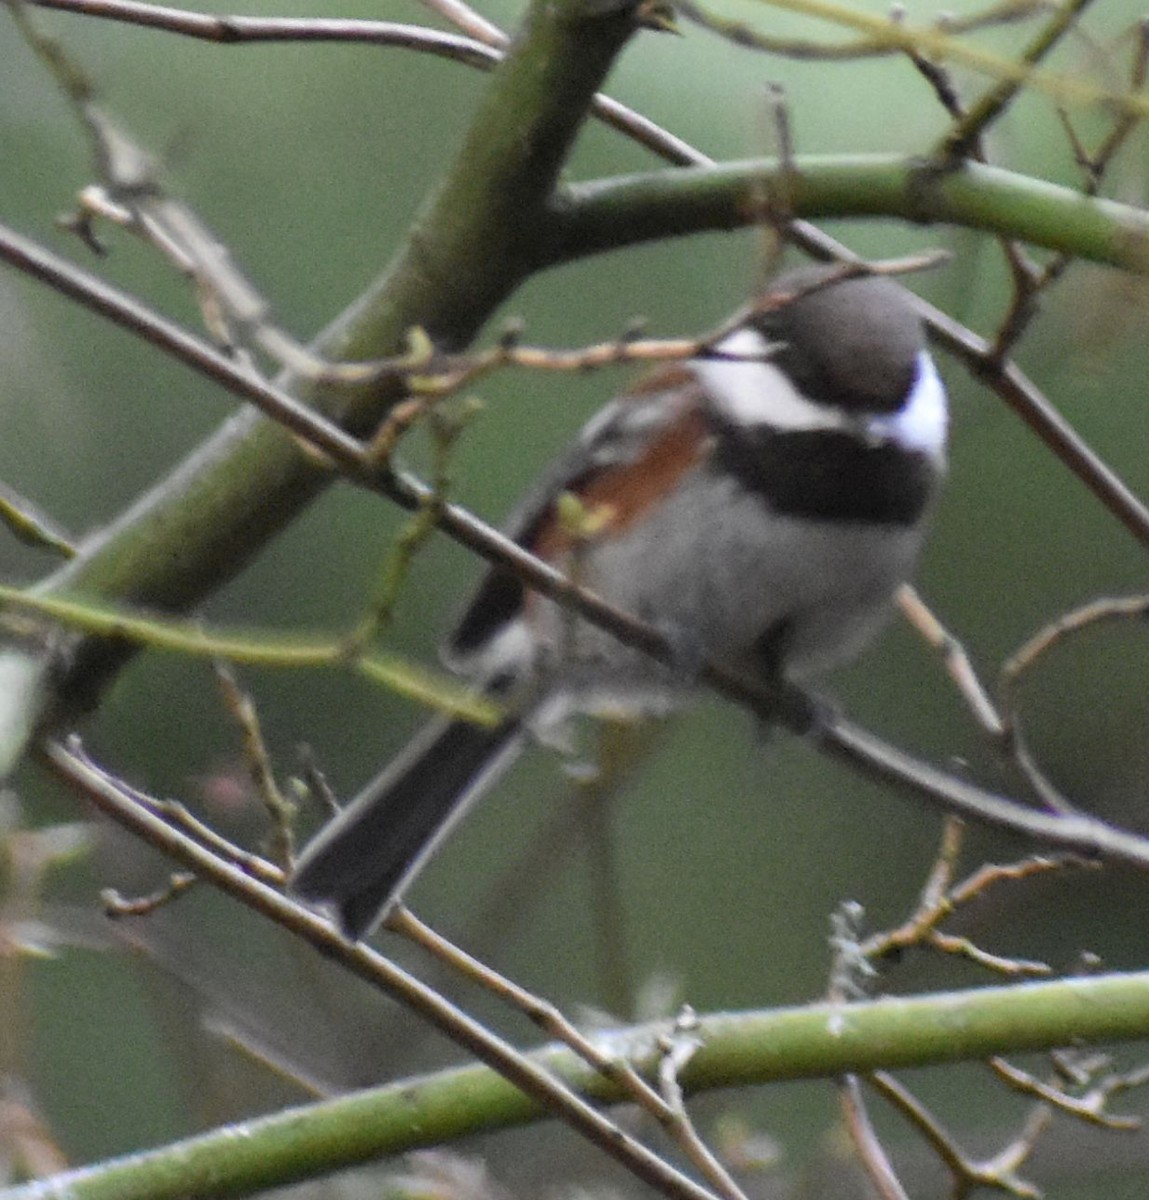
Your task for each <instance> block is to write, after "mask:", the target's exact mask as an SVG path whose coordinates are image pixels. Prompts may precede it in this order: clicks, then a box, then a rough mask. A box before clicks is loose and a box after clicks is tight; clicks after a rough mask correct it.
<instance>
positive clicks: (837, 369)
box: [291, 267, 946, 939]
mask: <svg viewBox="0 0 1149 1200" xmlns="http://www.w3.org/2000/svg"><path fill="white" fill-rule="evenodd" d="M945 439H946V398H945V391H944V389H943V387H942V384H941V381H940V379H939V378H938V375H937V372H936V370H935V368H934V364H933V361H932V360H931V358H930V356H929V354H928V353H927V352H926V348H925V339H924V336H923V330H922V325H921V322H920V320H919V319H918V317H917V315H916V313H915V312H914V309H913V307H912V306H911V303H910V299H909V297H908V295H907V294H906V293H905V292H904V291H903V290H902V288H901V287H899V286H898V285H897V284H894V283H892V282H891V281H889V280H887V279H883V278H878V277H874V276H850V277H844V276H843V275H842V272H841V270H840V269H835V268H825V267H808V268H805V269H801V270H798V271H792V272H790V273H788V274H785V275H783V276H781V277H780V278H778V279H777V280H776V281H775V283H774V284H773V285H772V287H771V288H770V290H769V291H768V292H767V294H766V295H765V296H764V297H763V298H762V299H761V301H760V302H759V303H757V304H756V305H754V306H752V308H751V309H750V310H749V315H748V316H747V317H746V319H745V321H743V322H742V323H740V324H739V325H738V326H737V327H736V328H734V329H733V330H732V331H731V332H729V333H727V334H726V335H725V336H723V337H722V338H721V339H720V340H719V341H718V342H717V343H716V344H714V345H712V346H711V347H708V348H707V349H706V350H704V351H703V352H701V353H700V354H699V355H698V356H697V357H696V358H693V359H690V360H688V361H683V362H680V363H675V364H673V365H669V366H664V367H662V368H660V369H657V370H654V371H652V372H651V373H650V374H648V375H646V376H645V377H644V378H642V379H640V380H639V382H638V383H637V384H636V385H635V386H634V387H632V388H631V389H630V390H629V391H627V392H625V393H623V395H621V396H620V397H619V398H617V399H616V400H614V401H613V402H612V403H610V404H608V405H607V407H606V408H605V409H603V410H602V411H601V412H600V413H599V414H598V415H597V416H596V417H595V418H594V419H593V420H592V421H591V422H590V423H589V424H588V425H587V426H586V427H585V428H584V429H583V431H582V433H581V435H580V436H579V438H578V439H577V441H576V442H575V443H574V445H573V446H572V447H571V448H570V449H569V450H568V451H567V453H566V454H565V455H563V456H562V457H561V458H560V459H559V460H558V462H557V463H556V464H555V465H554V466H552V468H551V469H550V470H549V471H547V472H546V473H545V474H544V475H543V477H542V479H541V480H540V481H539V483H538V484H537V485H536V486H535V487H534V489H533V490H532V491H531V492H530V493H529V494H528V496H527V498H526V500H525V502H524V503H523V504H522V505H520V507H519V509H518V511H517V513H516V514H515V515H514V516H513V518H512V520H511V522H510V526H509V529H510V534H511V536H512V537H513V538H514V539H515V540H516V541H517V542H518V543H519V544H520V545H522V546H524V547H525V548H527V549H528V550H530V551H531V552H532V553H534V554H536V555H537V556H538V557H540V558H542V559H544V560H545V561H547V562H548V563H550V564H552V565H553V566H555V567H558V568H559V569H562V570H566V571H568V572H572V571H573V572H574V574H575V577H576V578H577V579H578V581H579V583H581V584H582V585H583V586H585V587H587V588H589V589H591V590H592V591H594V592H597V593H598V594H599V595H600V596H601V597H603V598H604V599H605V600H608V601H610V602H611V603H612V604H614V605H615V606H617V607H618V608H620V609H623V610H625V611H627V612H630V613H632V614H634V615H636V616H638V617H640V618H642V619H644V620H645V621H647V622H649V623H651V624H652V625H654V626H656V627H658V628H659V629H661V630H663V631H666V632H667V634H668V636H669V637H670V638H671V640H672V641H674V642H676V643H677V644H679V645H681V646H682V647H683V650H684V657H687V658H691V657H693V658H694V660H695V661H698V657H696V656H700V657H703V658H705V659H709V660H713V661H715V662H717V663H720V664H722V665H724V666H726V667H729V668H732V669H734V670H736V671H739V672H741V673H742V674H746V675H750V676H752V677H755V676H756V677H759V678H763V677H765V678H772V677H775V678H776V677H778V676H779V675H784V676H785V677H786V678H788V679H792V680H802V679H805V678H807V677H809V676H811V675H813V674H816V673H818V672H820V671H823V670H825V669H827V668H829V667H831V666H834V665H836V664H839V663H841V662H843V661H844V660H846V659H848V658H850V657H851V656H852V655H853V654H855V653H856V652H857V651H858V650H859V649H860V648H861V647H862V646H863V644H864V643H865V642H866V641H867V639H868V638H870V636H871V635H872V634H873V633H874V632H875V631H876V629H877V628H878V627H879V626H880V624H881V623H882V621H883V618H884V617H885V616H886V614H887V612H888V610H889V609H890V607H891V602H892V598H893V595H894V593H895V591H896V590H897V588H898V587H899V585H900V584H901V583H903V582H904V581H905V580H906V579H907V578H908V576H909V575H910V573H911V571H912V569H913V567H914V563H915V560H916V558H917V555H918V550H919V548H920V546H921V543H922V537H923V531H924V525H925V520H926V518H927V516H928V514H929V511H930V508H931V504H932V501H933V498H934V496H935V493H936V491H937V489H938V485H939V483H940V481H941V478H942V475H943V473H944V467H945ZM564 493H570V494H573V495H574V496H575V497H576V498H577V500H578V501H579V502H581V505H582V511H583V512H584V513H586V514H587V520H586V522H584V523H585V524H586V525H587V526H588V528H589V532H588V531H582V530H578V529H572V527H571V526H572V522H571V521H570V520H569V519H568V520H564V519H563V517H562V514H561V513H560V511H559V507H560V506H559V500H560V497H561V496H562V495H563V494H564ZM445 658H446V660H447V662H448V664H449V665H451V666H452V667H455V668H458V669H460V670H462V671H466V672H468V673H469V674H470V675H471V676H472V677H473V678H475V679H476V680H477V681H478V683H479V685H480V686H482V687H483V688H484V689H485V690H486V691H488V692H489V693H490V694H492V695H493V696H494V697H495V698H496V699H498V700H499V702H500V703H502V704H503V705H504V706H505V707H506V710H507V712H508V714H509V715H508V716H506V717H505V718H504V719H503V720H502V722H501V723H500V724H499V725H497V726H496V727H494V728H481V727H479V726H476V725H471V724H467V723H465V722H462V721H457V720H451V719H448V718H438V719H433V720H431V721H430V722H429V723H428V725H427V726H426V728H425V729H424V730H423V731H422V732H421V733H420V734H419V735H417V736H416V737H415V739H414V740H413V741H412V742H411V744H410V745H409V746H408V747H407V748H406V749H405V750H404V751H403V752H402V753H401V754H400V755H399V756H398V758H397V759H396V760H395V761H394V762H392V763H391V764H390V765H389V766H388V767H387V768H386V769H385V770H384V771H383V772H382V774H380V775H379V776H378V777H377V778H376V779H375V780H374V781H373V782H371V783H370V784H368V786H367V787H366V788H365V789H364V791H363V792H362V793H361V794H360V795H359V796H357V797H356V798H355V799H354V800H353V801H352V802H351V803H350V804H349V805H348V806H347V808H345V809H344V810H343V812H342V813H340V815H339V816H337V817H336V818H335V819H334V820H332V821H331V822H330V823H329V824H328V825H327V826H326V828H324V829H323V830H322V831H321V832H320V833H319V834H318V836H317V837H316V838H315V839H314V840H313V841H312V842H311V844H310V845H309V846H308V847H307V848H306V849H305V850H304V852H303V854H302V856H301V857H300V859H299V862H298V864H297V866H296V868H295V873H294V876H293V878H292V884H291V886H292V888H293V889H294V891H295V892H296V893H297V894H298V895H299V896H301V897H303V898H305V899H307V900H312V901H316V902H319V903H323V904H326V905H329V906H330V907H331V908H332V910H333V911H334V913H335V915H336V917H337V919H338V921H339V924H340V927H341V928H342V929H343V931H344V933H345V934H346V935H347V936H348V937H349V938H352V939H359V938H361V937H363V936H364V935H365V934H366V933H367V932H368V931H369V930H370V929H371V928H372V927H373V926H374V925H375V924H376V923H377V922H378V921H379V920H380V919H382V917H383V916H385V915H386V912H387V910H388V908H389V906H390V905H391V904H393V903H394V902H395V901H396V900H397V898H398V897H399V896H400V895H401V893H402V892H403V889H404V888H405V887H406V886H407V885H408V884H409V883H410V882H411V880H412V878H413V877H414V876H415V874H416V872H417V871H418V870H419V869H420V868H421V867H422V866H423V865H424V863H425V862H426V861H427V859H428V858H429V857H430V855H431V854H432V853H433V851H434V850H435V848H436V847H437V846H438V844H439V843H440V841H441V840H442V839H443V837H444V836H445V835H446V833H447V832H448V830H449V829H450V828H451V827H452V826H453V825H454V824H455V822H456V821H457V820H458V819H459V818H460V817H461V816H462V815H463V813H464V811H465V810H466V809H467V807H468V806H469V804H470V803H471V802H472V801H473V800H474V799H475V798H477V797H478V796H479V795H480V794H481V793H482V792H483V791H484V790H485V788H486V787H488V786H489V785H490V784H491V783H492V782H493V780H494V779H495V778H496V777H497V776H498V774H499V773H500V772H501V771H502V770H503V769H504V768H505V767H506V766H507V765H508V763H509V762H510V761H511V760H512V759H513V758H514V757H515V755H516V754H517V752H518V751H519V750H520V748H521V746H522V744H523V741H524V739H525V737H526V736H527V734H528V731H529V730H530V729H531V728H538V727H539V726H540V725H546V724H549V723H551V722H554V721H557V720H561V719H562V718H563V717H564V716H565V715H568V714H569V713H570V712H572V711H584V712H586V711H590V712H594V711H602V710H604V709H607V710H614V711H618V710H619V709H620V708H621V707H626V708H631V709H642V708H648V709H649V708H651V707H662V708H665V707H667V706H669V705H671V704H673V703H674V702H675V701H676V700H678V699H680V698H682V697H683V696H684V695H685V694H686V693H687V692H688V691H689V680H688V679H687V678H686V675H687V672H685V671H681V670H680V671H675V670H673V669H671V668H668V667H666V666H664V665H661V664H659V663H657V662H655V661H654V660H653V659H650V658H648V657H647V656H645V655H643V654H641V653H640V652H638V651H637V650H633V649H628V648H627V647H625V646H623V645H621V644H620V643H619V642H618V641H616V640H615V639H614V638H613V637H611V636H610V635H609V634H607V633H605V632H604V631H602V630H600V629H597V628H595V627H593V626H591V625H590V624H588V623H587V622H585V621H582V620H580V619H578V618H577V617H575V616H574V615H573V614H571V613H570V612H569V611H566V610H564V609H562V608H560V607H559V606H558V605H556V604H555V603H553V602H552V601H549V600H547V599H545V598H543V597H542V596H540V595H538V594H537V593H533V592H531V591H530V590H529V589H527V588H526V587H525V586H524V585H523V583H522V582H521V581H520V580H519V579H517V578H516V577H515V576H514V575H512V574H510V573H508V572H507V571H505V570H499V569H498V568H495V569H493V570H491V571H490V572H489V573H488V575H487V577H486V578H485V579H484V581H483V582H482V584H481V585H480V587H479V589H478V592H477V594H476V596H475V598H474V600H473V601H472V603H471V604H470V606H469V607H468V608H467V610H466V612H465V613H464V615H463V618H462V621H461V622H460V623H459V625H458V627H457V628H456V629H455V631H454V633H453V634H452V636H451V638H450V640H449V641H448V642H447V645H446V649H445Z"/></svg>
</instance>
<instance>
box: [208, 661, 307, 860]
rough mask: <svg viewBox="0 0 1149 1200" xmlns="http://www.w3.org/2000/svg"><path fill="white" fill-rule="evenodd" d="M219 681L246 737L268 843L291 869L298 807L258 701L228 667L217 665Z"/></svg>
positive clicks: (245, 747) (274, 856) (275, 857)
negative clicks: (286, 790) (278, 773)
mask: <svg viewBox="0 0 1149 1200" xmlns="http://www.w3.org/2000/svg"><path fill="white" fill-rule="evenodd" d="M215 677H216V682H217V683H218V685H219V690H220V694H221V695H222V696H223V701H224V705H225V706H226V708H227V711H228V712H229V713H230V714H231V718H232V720H233V721H235V723H236V725H237V726H238V727H239V731H240V733H241V735H242V737H243V758H244V762H246V763H247V769H248V773H249V774H250V776H251V781H252V783H253V784H254V785H255V790H256V794H257V795H258V796H259V798H260V799H261V800H262V801H263V807H264V810H265V811H266V813H267V816H268V819H269V820H270V822H271V833H270V836H269V839H268V844H269V846H270V849H271V857H272V859H273V861H275V862H276V863H278V864H279V865H280V866H282V867H284V868H288V867H289V866H290V864H291V860H292V857H293V855H294V852H295V816H296V810H295V805H294V804H292V803H291V801H290V800H288V799H287V797H286V796H285V795H284V794H283V791H282V790H281V789H280V786H279V783H278V781H277V780H276V778H275V768H274V767H273V766H272V763H271V754H270V753H269V751H268V749H267V743H266V742H265V741H264V739H263V729H262V727H261V725H260V720H259V713H258V712H257V711H256V707H255V701H254V700H252V698H251V696H250V695H249V694H248V693H247V692H246V691H244V689H243V688H242V687H240V684H239V680H238V679H237V678H236V674H235V672H234V671H233V670H232V669H231V667H230V666H228V664H227V663H225V662H222V661H220V662H217V663H216V664H215Z"/></svg>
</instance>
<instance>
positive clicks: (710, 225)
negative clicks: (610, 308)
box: [548, 154, 1149, 272]
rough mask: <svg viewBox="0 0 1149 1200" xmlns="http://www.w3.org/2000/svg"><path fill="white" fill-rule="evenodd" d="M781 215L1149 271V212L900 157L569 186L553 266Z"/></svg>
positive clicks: (551, 252)
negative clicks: (972, 232)
mask: <svg viewBox="0 0 1149 1200" xmlns="http://www.w3.org/2000/svg"><path fill="white" fill-rule="evenodd" d="M773 197H778V198H779V199H780V201H781V203H780V205H779V207H782V208H784V210H785V213H786V215H788V216H794V217H806V218H810V219H826V218H832V217H894V218H897V219H899V220H902V221H910V222H916V223H919V224H923V225H932V224H941V223H945V224H949V225H963V226H965V227H967V228H969V229H978V230H981V231H982V232H984V233H992V234H997V235H1000V236H1002V237H1008V238H1014V239H1017V240H1019V241H1025V242H1029V243H1030V244H1031V245H1034V246H1044V247H1045V248H1047V249H1049V250H1057V251H1061V252H1064V253H1066V254H1070V255H1073V256H1074V257H1077V258H1085V259H1089V260H1091V261H1093V262H1099V263H1108V264H1109V265H1110V266H1115V267H1123V268H1125V269H1127V270H1134V271H1140V272H1145V271H1149V213H1146V212H1145V210H1144V209H1139V208H1131V207H1130V206H1128V205H1125V204H1118V203H1116V202H1115V201H1112V200H1099V199H1091V198H1089V197H1087V196H1083V195H1082V194H1081V193H1080V192H1075V191H1073V190H1071V189H1070V188H1064V187H1058V186H1057V185H1056V184H1052V183H1046V182H1044V181H1042V180H1038V179H1033V178H1030V177H1028V176H1025V175H1019V174H1017V173H1015V172H1013V171H1005V170H1002V169H1000V168H998V167H987V166H983V165H982V164H980V163H974V162H968V163H965V164H962V165H961V166H958V167H954V168H952V169H942V168H939V167H937V166H936V165H934V164H931V163H927V162H924V161H923V160H921V159H919V158H913V157H910V156H906V155H894V154H875V155H860V154H859V155H842V156H835V157H818V156H811V157H808V158H804V157H799V158H796V159H795V160H794V161H793V162H792V163H788V164H786V165H785V166H783V165H781V164H779V162H778V161H777V160H775V159H754V160H750V161H745V162H732V163H721V164H719V165H717V166H713V167H683V168H678V169H672V170H661V171H651V172H649V173H646V174H642V175H630V176H625V177H622V178H617V179H604V180H598V181H595V182H592V183H582V184H575V185H572V186H570V187H568V188H567V189H566V190H565V191H564V192H563V193H562V194H561V196H560V198H559V202H558V204H557V205H556V214H555V215H556V221H555V240H554V242H553V243H552V244H551V245H550V246H549V247H548V256H549V259H550V261H551V262H556V263H557V262H567V261H570V260H572V259H577V258H583V257H585V256H586V255H589V254H597V253H600V252H602V251H604V250H613V249H620V248H622V247H624V246H632V245H636V244H638V243H640V242H646V241H652V240H654V239H658V238H667V237H676V236H682V235H685V234H691V233H701V232H704V231H714V230H726V229H738V228H741V227H744V226H747V225H752V224H754V223H755V222H760V221H761V220H762V219H763V217H764V215H766V214H768V213H769V211H770V206H771V199H772V198H773Z"/></svg>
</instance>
